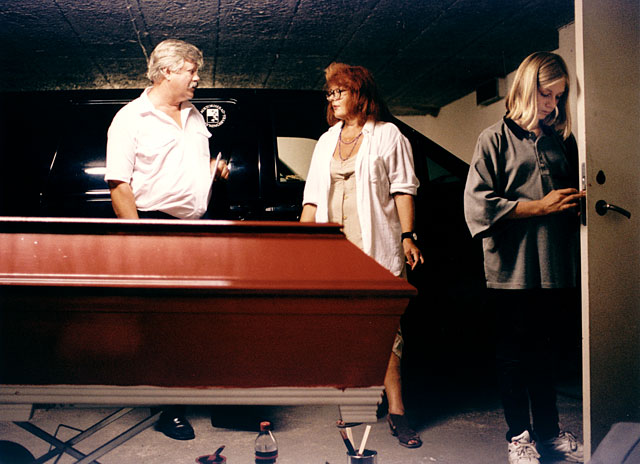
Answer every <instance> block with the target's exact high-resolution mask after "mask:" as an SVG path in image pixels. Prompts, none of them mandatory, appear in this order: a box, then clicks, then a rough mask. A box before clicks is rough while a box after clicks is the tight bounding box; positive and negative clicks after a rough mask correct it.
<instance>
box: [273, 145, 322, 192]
mask: <svg viewBox="0 0 640 464" xmlns="http://www.w3.org/2000/svg"><path fill="white" fill-rule="evenodd" d="M316 142H317V140H316V139H309V138H305V137H277V148H278V181H279V182H304V181H305V180H307V173H308V172H309V165H310V164H311V156H312V155H313V149H314V148H315V146H316Z"/></svg>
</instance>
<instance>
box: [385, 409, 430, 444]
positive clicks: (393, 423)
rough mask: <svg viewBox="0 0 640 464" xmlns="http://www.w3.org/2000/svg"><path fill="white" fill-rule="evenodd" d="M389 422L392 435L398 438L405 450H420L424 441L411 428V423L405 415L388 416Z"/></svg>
mask: <svg viewBox="0 0 640 464" xmlns="http://www.w3.org/2000/svg"><path fill="white" fill-rule="evenodd" d="M387 422H388V423H389V428H390V429H391V435H393V436H394V437H398V441H399V442H400V445H401V446H404V447H405V448H420V447H421V446H422V440H421V439H420V437H419V436H418V434H417V433H416V432H415V431H414V430H413V429H412V428H411V427H409V422H408V421H407V417H406V416H405V415H404V414H403V415H400V414H388V415H387Z"/></svg>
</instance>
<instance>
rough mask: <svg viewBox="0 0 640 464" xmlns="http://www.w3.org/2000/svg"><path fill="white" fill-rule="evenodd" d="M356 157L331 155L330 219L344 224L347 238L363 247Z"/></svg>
mask: <svg viewBox="0 0 640 464" xmlns="http://www.w3.org/2000/svg"><path fill="white" fill-rule="evenodd" d="M355 167H356V157H355V156H352V157H351V158H349V159H348V160H346V161H340V160H337V159H335V158H334V157H331V168H330V172H331V189H330V190H329V221H330V222H335V223H338V224H342V226H343V227H342V229H343V232H344V234H345V235H346V236H347V239H348V240H349V241H350V242H351V243H353V244H354V245H356V246H357V247H358V248H360V249H362V232H361V230H360V219H359V218H358V205H357V200H356V174H355Z"/></svg>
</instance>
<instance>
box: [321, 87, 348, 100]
mask: <svg viewBox="0 0 640 464" xmlns="http://www.w3.org/2000/svg"><path fill="white" fill-rule="evenodd" d="M344 92H348V90H347V89H333V90H328V91H326V92H325V95H326V97H327V100H329V101H331V100H340V99H341V98H342V94H343V93H344Z"/></svg>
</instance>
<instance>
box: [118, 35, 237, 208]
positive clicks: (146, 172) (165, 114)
mask: <svg viewBox="0 0 640 464" xmlns="http://www.w3.org/2000/svg"><path fill="white" fill-rule="evenodd" d="M202 63H203V59H202V52H201V51H200V50H199V49H198V48H197V47H195V46H193V45H191V44H188V43H186V42H183V41H181V40H175V39H169V40H165V41H163V42H161V43H160V44H159V45H158V46H157V47H156V48H155V50H154V51H153V53H151V57H150V58H149V69H148V73H147V76H148V77H149V79H150V80H151V81H152V82H153V85H152V86H151V87H149V88H147V89H145V91H144V92H143V93H142V95H141V96H140V97H139V98H137V99H135V100H133V101H132V102H130V103H129V104H128V105H126V106H125V107H124V108H122V109H121V110H120V111H118V114H116V116H115V118H114V119H113V122H112V123H111V126H110V127H109V132H108V141H107V172H106V175H105V180H106V181H107V182H108V183H109V189H110V191H111V202H112V204H113V209H114V211H115V213H116V215H117V216H118V217H119V218H124V219H138V218H140V217H142V218H180V219H198V218H200V217H202V215H203V214H204V213H205V212H206V210H207V204H208V201H209V195H210V188H211V182H212V181H213V179H214V177H216V176H218V177H223V178H227V177H228V175H229V170H228V168H227V166H226V163H225V162H224V161H222V162H221V163H219V164H218V166H217V172H215V173H214V172H213V169H214V166H215V162H214V160H212V159H211V156H210V154H209V140H208V139H209V137H210V136H211V135H210V133H209V130H208V129H207V126H206V124H205V122H204V118H203V117H202V115H201V114H200V113H199V112H198V110H197V109H196V108H195V106H193V104H191V103H190V102H189V99H191V98H193V93H194V90H195V88H196V87H197V86H198V82H199V81H200V77H199V76H198V69H199V68H200V67H201V66H202Z"/></svg>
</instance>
